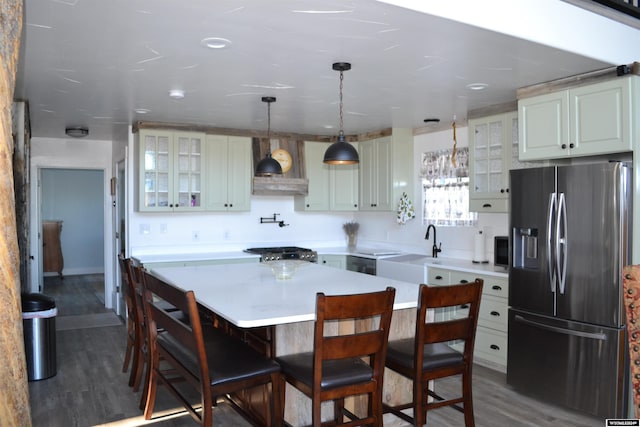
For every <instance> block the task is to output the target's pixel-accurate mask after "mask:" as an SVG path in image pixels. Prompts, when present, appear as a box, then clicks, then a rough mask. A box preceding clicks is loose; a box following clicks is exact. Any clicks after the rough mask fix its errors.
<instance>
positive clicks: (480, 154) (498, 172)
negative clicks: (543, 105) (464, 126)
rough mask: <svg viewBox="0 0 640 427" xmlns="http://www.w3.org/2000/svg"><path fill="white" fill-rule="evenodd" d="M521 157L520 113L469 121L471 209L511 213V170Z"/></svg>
mask: <svg viewBox="0 0 640 427" xmlns="http://www.w3.org/2000/svg"><path fill="white" fill-rule="evenodd" d="M514 156H515V157H516V159H517V156H518V113H517V112H516V111H513V112H510V113H504V114H497V115H493V116H488V117H483V118H479V119H472V120H469V157H470V159H469V210H470V211H472V212H507V211H508V209H509V170H510V169H511V168H512V165H513V163H514V161H513V160H514Z"/></svg>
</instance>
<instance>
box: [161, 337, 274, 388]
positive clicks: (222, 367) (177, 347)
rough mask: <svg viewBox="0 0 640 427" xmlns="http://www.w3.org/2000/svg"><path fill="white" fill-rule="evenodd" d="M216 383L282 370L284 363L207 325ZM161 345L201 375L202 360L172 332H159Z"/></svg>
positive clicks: (207, 344)
mask: <svg viewBox="0 0 640 427" xmlns="http://www.w3.org/2000/svg"><path fill="white" fill-rule="evenodd" d="M202 335H203V339H204V345H205V349H206V352H207V363H208V365H209V380H210V385H211V386H212V387H214V386H219V385H221V384H226V383H230V382H235V381H242V380H244V379H248V378H252V377H255V376H256V375H262V374H265V375H267V374H271V373H273V372H278V371H279V370H280V366H279V365H278V364H277V363H276V362H274V361H273V360H271V359H267V358H266V357H264V356H262V355H261V354H259V353H258V352H256V351H255V350H253V349H252V348H250V347H249V346H247V345H246V344H244V343H242V342H241V341H239V340H238V339H237V338H234V337H231V336H229V335H227V334H225V333H224V332H222V331H220V330H218V329H215V328H212V327H206V328H203V331H202ZM158 345H159V346H160V347H161V348H162V349H163V350H165V351H167V352H168V353H170V354H172V355H173V356H174V357H175V358H176V359H178V360H179V361H180V363H181V364H182V365H183V366H184V367H185V368H186V369H188V370H189V371H190V372H191V373H192V374H193V375H194V376H198V375H199V368H198V361H197V358H196V356H195V354H193V353H192V352H190V351H189V350H188V349H186V348H185V346H184V345H182V344H181V343H180V342H179V341H177V340H176V339H174V338H173V337H172V336H171V335H169V334H164V333H159V334H158Z"/></svg>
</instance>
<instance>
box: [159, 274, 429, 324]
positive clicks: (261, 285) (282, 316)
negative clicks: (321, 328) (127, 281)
mask: <svg viewBox="0 0 640 427" xmlns="http://www.w3.org/2000/svg"><path fill="white" fill-rule="evenodd" d="M151 273H152V274H153V275H155V276H157V277H159V278H161V279H163V280H165V281H166V282H168V283H171V284H172V285H174V286H176V287H179V288H181V289H184V290H193V291H194V292H195V296H196V300H197V301H198V302H199V303H200V304H201V305H203V306H204V307H206V308H207V309H209V310H211V311H212V312H214V313H216V314H218V315H220V316H222V317H224V318H225V319H227V320H228V321H229V322H231V323H233V324H234V325H236V326H238V327H241V328H252V327H260V326H270V325H282V324H287V323H295V322H304V321H312V320H315V303H316V293H318V292H324V293H325V294H326V295H341V294H342V295H343V294H354V293H363V292H373V291H381V290H384V289H385V288H386V287H387V286H393V287H394V288H395V289H396V297H395V302H394V307H393V308H394V310H400V309H406V308H415V307H416V306H417V301H418V284H417V283H407V282H401V281H397V280H392V279H387V278H382V277H376V276H370V275H367V274H360V273H355V272H352V271H346V270H340V269H337V268H331V267H325V266H322V265H318V264H314V263H308V264H305V265H302V266H301V267H300V268H299V269H298V271H297V272H296V274H295V275H294V276H293V277H292V278H291V279H287V280H276V279H275V277H274V275H273V273H272V271H271V269H270V268H269V267H268V266H267V265H265V264H263V263H255V264H222V265H199V266H186V267H155V268H151Z"/></svg>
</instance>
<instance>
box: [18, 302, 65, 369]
mask: <svg viewBox="0 0 640 427" xmlns="http://www.w3.org/2000/svg"><path fill="white" fill-rule="evenodd" d="M57 314H58V309H57V308H56V303H55V301H54V300H53V298H50V297H48V296H46V295H43V294H36V293H34V294H23V295H22V328H23V335H24V350H25V354H26V357H27V378H28V380H29V381H38V380H43V379H46V378H49V377H52V376H54V375H55V374H56V371H57V366H56V315H57Z"/></svg>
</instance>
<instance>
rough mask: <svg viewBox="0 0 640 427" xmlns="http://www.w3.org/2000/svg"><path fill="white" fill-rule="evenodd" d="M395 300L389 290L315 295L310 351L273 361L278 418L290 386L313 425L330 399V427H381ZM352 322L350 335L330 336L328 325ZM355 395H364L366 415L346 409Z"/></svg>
mask: <svg viewBox="0 0 640 427" xmlns="http://www.w3.org/2000/svg"><path fill="white" fill-rule="evenodd" d="M394 298H395V289H394V288H391V287H389V288H387V289H386V290H385V291H381V292H372V293H364V294H356V295H333V296H326V295H324V294H323V293H318V294H317V296H316V321H315V330H314V351H313V352H308V353H300V354H292V355H286V356H281V357H278V358H276V360H277V361H278V363H279V364H280V366H281V368H282V376H281V378H282V384H281V387H280V391H281V393H282V398H281V400H282V406H281V408H282V417H281V418H284V399H285V387H286V383H287V382H288V383H290V384H291V385H292V386H294V387H295V388H297V389H299V390H300V391H302V392H303V393H304V394H305V395H307V396H308V397H310V398H311V405H312V423H313V426H320V425H321V412H320V406H321V403H322V402H323V401H330V400H331V401H333V404H334V411H333V412H334V414H333V415H334V420H333V422H332V423H330V424H331V425H339V426H356V425H358V426H359V425H373V426H382V380H383V373H384V361H385V353H386V349H387V340H388V337H389V326H390V324H391V314H392V312H393V301H394ZM351 319H353V320H355V321H356V327H355V332H354V333H345V334H340V331H339V332H338V333H339V334H338V335H329V334H328V331H327V329H328V328H327V326H328V324H329V323H335V322H337V321H344V320H351ZM357 395H368V408H367V409H368V411H367V412H368V413H367V414H366V415H364V416H359V415H356V414H354V413H352V412H351V411H349V410H347V409H346V408H345V407H344V399H345V397H348V396H357ZM345 417H346V418H347V419H348V420H349V421H347V422H345V421H344V418H345Z"/></svg>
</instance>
